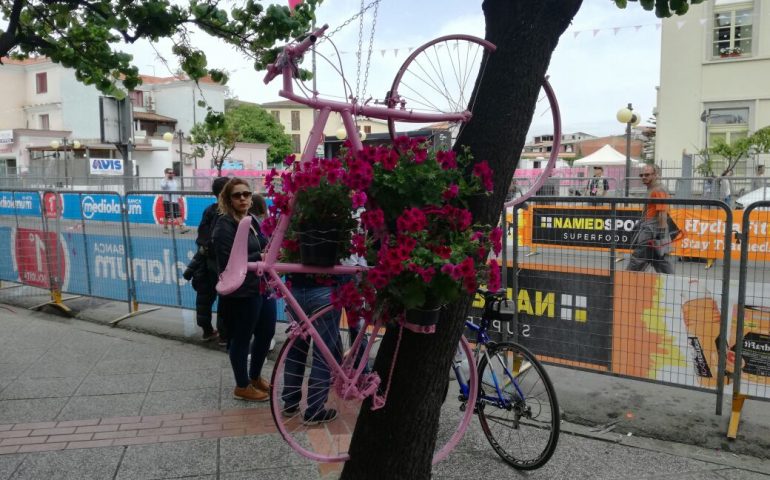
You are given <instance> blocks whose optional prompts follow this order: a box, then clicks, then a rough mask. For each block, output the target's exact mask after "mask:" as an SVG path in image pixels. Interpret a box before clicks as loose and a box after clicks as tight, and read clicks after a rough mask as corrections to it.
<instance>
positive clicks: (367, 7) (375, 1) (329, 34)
mask: <svg viewBox="0 0 770 480" xmlns="http://www.w3.org/2000/svg"><path fill="white" fill-rule="evenodd" d="M380 1H381V0H372V2H371V3H370V4H369V5H367V6H366V7H365V8H362V9H361V11H360V12H358V13H356V14H355V15H353V16H352V17H350V18H348V19H347V20H345V21H344V22H342V23H341V24H340V26H339V27H337V28H335V29H334V30H332V31H331V32H330V33H327V34H326V35H324V36H323V37H322V38H319V39H318V41H317V42H316V45H318V44H319V43H321V42H323V41H324V40H325V39H327V38H330V37H332V36H333V35H334V34H335V33H337V32H339V31H340V30H342V29H343V28H345V27H347V26H348V25H350V22H352V21H353V20H355V19H356V18H358V17H360V16H362V15H363V14H364V13H366V11H367V10H369V9H370V8H372V7H374V6H376V5H379V4H380ZM361 3H362V5H363V2H361Z"/></svg>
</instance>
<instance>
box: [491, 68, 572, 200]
mask: <svg viewBox="0 0 770 480" xmlns="http://www.w3.org/2000/svg"><path fill="white" fill-rule="evenodd" d="M536 136H537V137H540V138H541V145H539V146H537V147H535V148H539V149H542V150H544V151H543V152H524V154H525V155H529V157H528V158H530V159H532V157H534V158H539V157H540V155H539V153H543V156H542V158H543V160H544V159H545V156H546V155H547V156H548V161H547V162H546V164H545V165H542V164H541V165H540V167H539V168H540V169H541V170H540V173H539V174H538V175H537V176H536V177H529V178H527V179H526V183H527V184H528V185H529V188H527V190H522V189H519V191H520V192H521V195H520V196H519V197H516V198H513V199H511V200H510V201H508V202H506V203H505V206H506V207H511V206H513V205H518V204H520V203H523V202H525V201H526V200H527V199H528V198H530V197H531V196H532V195H534V194H536V193H537V192H538V190H540V188H541V187H542V186H543V184H544V183H545V182H546V181H547V180H548V178H550V176H551V173H552V172H553V167H554V166H555V165H556V160H557V159H558V158H559V151H560V150H561V140H562V139H561V113H560V111H559V103H558V102H557V101H556V94H555V93H554V92H553V88H551V84H550V83H549V82H548V78H547V77H546V78H544V79H543V86H542V87H540V93H539V95H538V97H537V104H536V105H535V113H534V115H533V116H532V122H531V123H530V127H529V132H528V133H527V137H528V139H531V138H534V137H536ZM522 158H524V157H523V156H522ZM521 180H522V179H518V180H517V177H516V173H514V181H517V183H519V185H516V186H517V187H520V186H521V185H520V183H521ZM512 186H513V185H512ZM558 194H559V193H558V191H555V192H553V194H552V195H554V196H555V195H558Z"/></svg>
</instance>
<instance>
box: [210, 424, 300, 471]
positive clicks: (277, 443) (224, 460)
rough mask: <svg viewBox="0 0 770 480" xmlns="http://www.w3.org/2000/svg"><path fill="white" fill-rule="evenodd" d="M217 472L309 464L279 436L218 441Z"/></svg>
mask: <svg viewBox="0 0 770 480" xmlns="http://www.w3.org/2000/svg"><path fill="white" fill-rule="evenodd" d="M219 452H220V453H219V455H220V467H219V470H220V472H240V471H244V470H255V469H259V468H264V467H265V466H267V465H269V466H271V467H281V466H286V467H298V466H301V465H310V464H313V462H312V461H311V460H309V459H307V458H305V457H303V456H301V455H300V454H299V453H297V452H295V451H294V450H293V449H292V448H291V447H290V446H289V445H288V444H287V443H286V441H285V440H284V439H283V437H281V435H280V434H277V433H274V434H267V435H258V436H250V437H231V438H222V439H221V440H220V444H219Z"/></svg>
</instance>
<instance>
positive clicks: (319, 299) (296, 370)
mask: <svg viewBox="0 0 770 480" xmlns="http://www.w3.org/2000/svg"><path fill="white" fill-rule="evenodd" d="M331 292H332V289H331V287H293V288H292V289H291V293H292V295H293V296H294V298H296V299H297V302H298V303H299V305H300V307H301V308H302V310H303V311H304V312H305V314H306V315H307V316H308V317H310V316H312V314H313V313H314V312H315V311H316V310H318V309H320V308H323V307H325V306H327V305H329V304H330V303H331ZM339 320H340V311H339V310H330V311H329V312H328V313H326V314H325V315H323V316H321V317H319V318H317V319H316V320H315V321H314V322H313V326H314V327H315V329H316V330H317V331H318V333H319V334H320V335H321V338H322V339H323V341H324V343H325V344H326V346H327V347H329V350H331V351H332V354H333V355H334V358H335V359H336V360H337V362H339V361H340V360H341V358H342V355H341V348H342V345H341V342H340V332H339ZM309 351H310V339H309V338H308V340H303V339H302V338H299V337H297V339H296V340H295V342H294V345H293V346H292V349H291V350H290V351H289V353H288V354H287V357H286V365H285V369H284V374H283V382H284V386H283V392H282V393H281V398H282V399H283V405H284V408H293V407H296V406H299V403H300V401H301V400H302V378H303V377H304V375H305V364H306V363H307V354H308V352H309ZM330 385H331V371H330V370H329V367H328V365H327V364H326V360H324V358H323V356H322V355H321V353H320V352H319V350H318V349H317V348H313V364H312V367H311V369H310V380H309V381H308V398H307V404H308V406H307V410H306V411H305V417H312V416H313V415H315V414H316V413H318V412H319V411H321V410H322V409H323V408H324V405H325V404H326V399H327V398H328V396H329V386H330Z"/></svg>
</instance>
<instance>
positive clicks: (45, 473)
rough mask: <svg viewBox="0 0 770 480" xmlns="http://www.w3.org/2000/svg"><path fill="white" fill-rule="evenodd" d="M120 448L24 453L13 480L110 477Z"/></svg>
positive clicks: (116, 465) (97, 478) (73, 479)
mask: <svg viewBox="0 0 770 480" xmlns="http://www.w3.org/2000/svg"><path fill="white" fill-rule="evenodd" d="M122 450H123V449H122V448H119V447H107V448H99V449H83V450H59V451H56V452H45V453H36V454H28V455H27V456H26V458H25V459H24V462H22V464H21V465H20V466H19V467H18V469H17V470H16V473H15V474H14V476H13V480H40V479H46V480H75V479H78V480H103V479H108V478H112V477H113V476H114V475H115V470H116V469H117V467H118V463H119V462H120V457H121V455H122V453H123V452H122Z"/></svg>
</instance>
